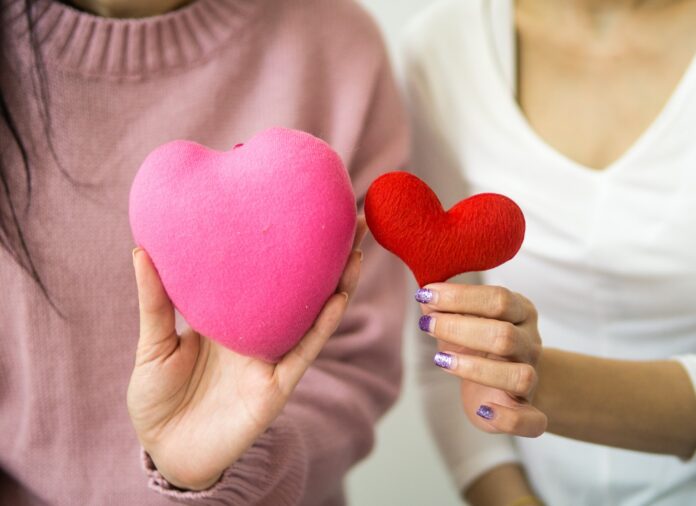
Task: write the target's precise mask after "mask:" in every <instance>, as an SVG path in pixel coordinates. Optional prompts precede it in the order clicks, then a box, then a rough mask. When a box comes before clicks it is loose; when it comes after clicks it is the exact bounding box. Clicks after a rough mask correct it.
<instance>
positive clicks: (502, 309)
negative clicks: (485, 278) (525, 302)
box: [491, 286, 513, 318]
mask: <svg viewBox="0 0 696 506" xmlns="http://www.w3.org/2000/svg"><path fill="white" fill-rule="evenodd" d="M512 297H513V295H512V292H511V291H510V290H508V289H507V288H504V287H502V286H497V287H495V289H494V291H493V294H492V300H491V314H492V316H493V317H494V318H500V317H501V316H503V315H504V314H505V313H507V311H508V309H509V308H510V306H511V305H512Z"/></svg>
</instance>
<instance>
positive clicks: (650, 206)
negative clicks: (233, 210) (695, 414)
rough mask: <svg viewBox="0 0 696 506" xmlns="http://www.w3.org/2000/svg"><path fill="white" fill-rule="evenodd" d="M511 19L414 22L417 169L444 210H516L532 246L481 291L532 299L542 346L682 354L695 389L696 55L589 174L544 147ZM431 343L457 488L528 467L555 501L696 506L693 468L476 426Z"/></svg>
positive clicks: (440, 417) (433, 387)
mask: <svg viewBox="0 0 696 506" xmlns="http://www.w3.org/2000/svg"><path fill="white" fill-rule="evenodd" d="M513 18H514V16H513V5H512V2H511V1H510V0H489V1H486V0H446V1H443V2H439V3H437V4H435V5H433V6H431V7H430V8H428V9H427V10H426V11H424V12H423V13H422V14H421V15H420V16H419V17H418V18H417V19H416V20H415V22H414V23H413V24H412V25H411V26H410V28H409V30H408V31H407V36H406V40H405V63H406V82H407V87H408V91H409V96H410V101H411V106H412V111H413V118H414V142H415V165H416V171H417V172H418V173H419V174H420V175H421V176H422V177H423V178H424V179H425V180H426V181H427V182H429V183H430V184H431V185H432V186H433V187H434V189H435V190H436V191H437V192H438V194H439V195H440V197H441V199H442V200H443V204H444V205H445V206H451V205H452V204H453V203H454V202H456V201H458V200H460V199H461V198H463V197H464V196H466V195H467V194H469V193H479V192H499V193H503V194H505V195H508V196H509V197H511V198H513V199H514V200H515V201H516V202H517V203H518V204H519V205H520V207H521V208H522V210H523V211H524V214H525V217H526V220H527V234H526V238H525V242H524V244H523V246H522V249H521V250H520V252H519V254H518V255H517V256H516V257H515V258H514V259H513V260H512V261H510V262H508V263H507V264H505V265H503V266H501V267H499V268H497V269H494V270H492V271H489V272H486V273H483V274H482V276H483V282H485V283H488V284H496V285H503V286H506V287H509V288H510V289H512V290H515V291H518V292H521V293H523V294H525V295H526V296H527V297H529V298H530V299H531V300H532V301H533V302H534V303H535V304H536V306H537V308H538V310H539V314H540V321H539V326H540V331H541V335H542V339H543V341H544V344H545V345H546V346H549V347H555V348H561V349H565V350H571V351H575V352H580V353H585V354H591V355H596V356H600V357H611V358H621V359H629V360H652V359H659V358H668V357H678V359H679V360H680V362H681V363H682V364H683V365H684V366H685V368H686V369H687V371H688V372H689V374H690V376H691V378H692V380H694V379H696V355H694V353H696V58H694V60H693V61H692V63H691V65H690V66H689V68H688V69H687V70H686V72H685V74H684V76H683V78H682V80H681V82H680V83H679V85H678V86H677V88H676V89H675V90H674V92H673V94H672V96H671V98H670V99H669V101H668V102H667V104H666V105H665V106H664V108H663V110H662V111H661V113H660V114H659V115H658V117H657V118H656V119H655V120H654V122H653V123H652V124H651V125H650V127H649V128H648V129H647V130H646V131H645V132H644V133H643V134H642V135H641V136H640V138H639V139H638V140H637V141H636V142H635V143H634V144H633V145H632V146H631V148H630V149H629V150H628V151H627V152H626V153H624V154H623V155H622V156H621V157H620V158H619V159H618V160H616V161H615V162H614V163H612V164H611V165H610V166H609V167H607V168H606V169H604V170H594V169H590V168H587V167H584V166H583V165H581V164H579V163H577V162H574V161H572V160H570V159H568V158H567V157H566V156H564V155H563V154H561V153H559V152H557V151H556V150H554V149H553V148H552V147H550V146H549V145H548V144H546V143H545V142H544V141H543V140H542V139H541V138H540V137H539V136H538V135H537V134H536V133H535V132H534V131H533V129H532V128H531V127H530V125H529V124H528V122H527V120H526V119H525V117H524V114H523V113H522V112H521V110H520V108H519V107H518V105H517V103H516V101H515V98H514V86H515V83H514V76H515V69H514V61H515V58H514V54H515V48H514V43H515V37H514V23H513ZM422 341H423V342H422V344H421V346H422V347H423V348H424V350H423V367H422V371H421V374H422V379H423V386H424V402H425V405H426V411H427V415H428V418H429V420H430V423H431V425H432V428H433V431H434V434H435V437H436V440H437V441H438V444H439V446H440V448H441V450H442V453H443V456H444V457H445V460H446V461H447V463H448V465H449V468H450V469H451V471H452V473H453V476H454V479H455V482H456V484H457V486H458V487H460V488H463V487H466V486H467V485H468V484H469V483H470V482H471V481H472V480H473V479H474V478H476V477H477V476H478V475H479V474H480V473H483V472H485V471H486V470H487V469H490V468H491V467H493V466H495V465H498V464H500V463H502V462H505V461H514V460H518V459H519V460H520V461H522V462H523V463H524V465H525V468H526V470H527V472H528V475H529V477H530V479H531V482H532V484H533V486H534V488H535V489H536V490H537V492H538V493H539V494H540V495H541V497H542V498H543V499H544V500H545V501H546V502H547V503H548V504H550V505H561V506H568V505H576V504H577V505H588V506H598V505H612V506H613V505H622V506H629V505H630V506H637V505H648V504H650V505H663V506H666V505H670V506H676V505H688V504H696V461H694V460H692V461H689V462H682V461H680V460H679V459H678V458H676V457H671V456H661V455H654V454H648V453H641V452H633V451H628V450H621V449H615V448H610V447H606V446H601V445H595V444H590V443H584V442H579V441H574V440H571V439H566V438H562V437H558V436H555V435H552V434H545V435H543V436H542V437H540V438H537V439H525V438H509V437H507V436H491V435H488V434H484V433H482V432H479V431H477V430H476V429H474V428H472V427H471V425H470V424H469V423H468V421H467V420H466V418H465V417H464V415H463V413H461V412H460V411H461V410H460V408H459V406H458V404H459V398H458V396H459V392H458V388H457V383H456V379H454V378H453V377H451V376H449V375H445V374H443V373H442V372H441V371H438V370H436V368H435V367H433V366H432V364H431V363H430V358H431V357H432V353H434V350H433V348H432V346H433V343H432V341H431V340H426V339H423V340H422ZM635 395H636V397H640V392H635ZM664 416H665V427H666V430H668V427H669V413H665V414H664ZM695 430H696V428H695Z"/></svg>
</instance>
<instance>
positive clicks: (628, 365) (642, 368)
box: [534, 349, 696, 458]
mask: <svg viewBox="0 0 696 506" xmlns="http://www.w3.org/2000/svg"><path fill="white" fill-rule="evenodd" d="M538 371H539V386H538V390H537V393H536V396H535V400H534V404H535V406H537V407H538V408H539V409H540V410H541V411H543V412H544V413H545V414H546V415H547V416H548V419H549V425H548V431H549V432H552V433H554V434H558V435H560V436H565V437H569V438H573V439H578V440H581V441H588V442H592V443H598V444H604V445H608V446H615V447H619V448H626V449H630V450H637V451H643V452H651V453H661V454H669V455H676V456H679V457H682V458H689V457H691V456H692V455H693V453H694V450H696V396H694V388H693V385H692V384H691V381H690V379H689V377H688V375H687V373H686V371H684V369H683V368H682V366H681V365H680V364H679V363H677V362H674V361H669V360H660V361H646V362H638V361H622V360H610V359H604V358H597V357H592V356H588V355H581V354H577V353H570V352H565V351H561V350H556V349H545V350H544V352H543V354H542V356H541V359H540V361H539V365H538Z"/></svg>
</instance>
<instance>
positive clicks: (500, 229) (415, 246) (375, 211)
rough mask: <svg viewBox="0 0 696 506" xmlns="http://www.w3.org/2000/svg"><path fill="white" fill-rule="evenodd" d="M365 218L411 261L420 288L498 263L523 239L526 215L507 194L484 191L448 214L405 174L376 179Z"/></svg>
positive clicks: (375, 232)
mask: <svg viewBox="0 0 696 506" xmlns="http://www.w3.org/2000/svg"><path fill="white" fill-rule="evenodd" d="M365 216H366V219H367V224H368V226H369V227H370V231H371V232H372V234H373V235H374V237H375V239H376V240H377V242H379V243H380V244H381V245H382V246H384V247H385V248H386V249H388V250H389V251H391V252H392V253H394V254H395V255H397V256H398V257H400V258H401V259H402V260H403V261H404V262H405V263H406V265H408V267H409V268H410V269H411V271H412V272H413V274H414V275H415V277H416V280H417V281H418V284H419V285H420V286H424V285H427V284H428V283H435V282H441V281H446V280H447V279H449V278H451V277H452V276H456V275H457V274H461V273H464V272H470V271H483V270H487V269H492V268H493V267H497V266H498V265H500V264H502V263H504V262H506V261H508V260H510V259H511V258H512V257H514V256H515V254H516V253H517V251H518V250H519V249H520V246H522V241H523V240H524V230H525V222H524V215H523V214H522V211H521V210H520V208H519V207H518V206H517V204H515V203H514V202H513V201H512V200H510V199H509V198H507V197H505V196H503V195H498V194H495V193H482V194H479V195H474V196H472V197H469V198H467V199H464V200H462V201H461V202H459V203H457V204H456V205H455V206H453V207H452V208H451V209H450V210H449V211H446V212H445V210H444V209H443V207H442V204H441V203H440V200H439V199H438V198H437V195H435V193H434V192H433V191H432V190H431V189H430V187H428V185H427V184H425V183H424V182H423V181H421V180H420V179H418V178H417V177H416V176H414V175H412V174H409V173H407V172H390V173H388V174H384V175H383V176H381V177H379V178H378V179H376V180H375V181H374V182H373V183H372V185H371V186H370V188H369V190H368V192H367V197H366V201H365Z"/></svg>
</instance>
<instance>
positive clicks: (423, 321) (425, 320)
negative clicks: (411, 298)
mask: <svg viewBox="0 0 696 506" xmlns="http://www.w3.org/2000/svg"><path fill="white" fill-rule="evenodd" d="M432 319H433V317H432V316H430V315H429V314H425V315H423V316H421V317H420V318H419V319H418V328H419V329H421V330H422V331H423V332H430V322H431V320H432Z"/></svg>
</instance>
